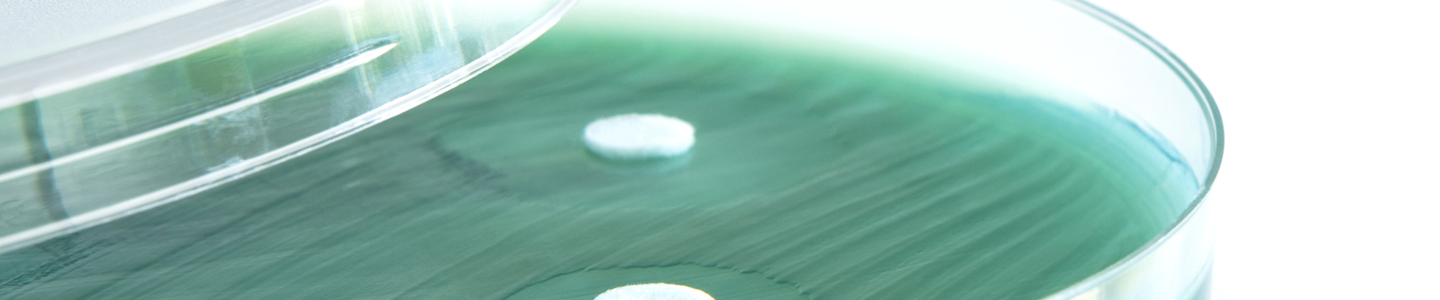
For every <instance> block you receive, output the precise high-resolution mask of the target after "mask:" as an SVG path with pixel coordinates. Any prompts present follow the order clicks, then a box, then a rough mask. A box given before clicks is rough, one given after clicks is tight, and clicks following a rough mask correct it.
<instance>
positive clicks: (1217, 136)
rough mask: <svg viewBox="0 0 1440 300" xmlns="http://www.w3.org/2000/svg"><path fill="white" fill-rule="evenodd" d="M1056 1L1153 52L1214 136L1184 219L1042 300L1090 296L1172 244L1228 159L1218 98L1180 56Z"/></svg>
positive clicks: (1111, 19) (1089, 7)
mask: <svg viewBox="0 0 1440 300" xmlns="http://www.w3.org/2000/svg"><path fill="white" fill-rule="evenodd" d="M1055 1H1056V2H1060V3H1061V4H1064V5H1066V6H1069V7H1071V8H1074V9H1075V10H1077V11H1079V12H1080V13H1084V14H1085V15H1088V16H1090V17H1091V18H1093V19H1095V20H1096V21H1099V22H1101V23H1104V24H1105V25H1107V26H1109V27H1110V28H1113V29H1115V30H1116V31H1119V32H1120V33H1121V34H1124V35H1125V36H1127V37H1129V38H1130V40H1132V41H1134V42H1135V43H1137V44H1140V46H1141V47H1144V48H1145V49H1146V50H1149V51H1150V53H1151V54H1153V55H1154V56H1155V58H1157V59H1159V60H1160V61H1161V62H1163V63H1164V64H1165V65H1166V66H1167V67H1169V68H1170V70H1171V72H1173V73H1174V74H1175V76H1176V77H1177V78H1178V79H1180V80H1181V81H1183V82H1184V83H1185V86H1186V87H1187V88H1189V89H1190V93H1191V95H1192V96H1194V97H1195V101H1196V102H1197V104H1199V105H1200V108H1201V112H1202V113H1204V117H1205V118H1204V119H1205V122H1206V126H1207V127H1208V128H1207V129H1209V130H1208V132H1209V133H1210V140H1211V142H1212V143H1211V149H1210V150H1211V152H1210V153H1212V157H1211V158H1210V162H1209V166H1208V167H1209V172H1208V173H1206V174H1205V177H1204V178H1201V179H1200V189H1199V190H1198V191H1197V192H1196V193H1195V197H1194V198H1192V199H1191V200H1190V205H1189V207H1186V208H1185V211H1184V212H1183V213H1182V214H1181V217H1180V219H1179V220H1176V221H1175V223H1173V224H1171V225H1170V227H1169V228H1167V229H1166V230H1165V233H1163V234H1161V235H1160V236H1157V237H1155V238H1153V239H1151V240H1150V241H1149V242H1147V243H1146V244H1145V245H1144V246H1141V247H1140V249H1138V250H1136V251H1135V252H1132V253H1130V255H1128V256H1126V257H1125V258H1122V259H1120V261H1117V262H1115V263H1114V264H1112V265H1110V266H1109V267H1107V268H1105V269H1103V270H1101V271H1100V272H1097V273H1095V274H1092V275H1090V276H1089V277H1086V278H1085V279H1083V280H1081V281H1079V282H1077V283H1075V284H1072V285H1070V286H1069V287H1066V288H1065V289H1062V290H1060V291H1059V292H1055V293H1054V294H1051V295H1050V296H1046V297H1045V298H1042V299H1044V300H1061V299H1071V298H1075V297H1077V296H1080V295H1081V294H1083V293H1085V292H1088V291H1090V290H1093V289H1095V288H1097V287H1100V286H1101V285H1103V284H1105V283H1107V282H1110V281H1111V279H1114V278H1116V277H1119V276H1120V275H1121V274H1123V273H1125V272H1126V271H1128V270H1130V267H1132V266H1134V265H1136V264H1137V263H1139V262H1140V261H1141V260H1143V259H1145V258H1146V257H1148V256H1149V254H1150V253H1152V252H1155V251H1156V250H1157V249H1158V248H1160V246H1161V245H1164V244H1165V242H1166V241H1168V240H1170V238H1171V237H1174V236H1175V235H1176V234H1177V233H1178V232H1179V231H1180V230H1181V229H1182V228H1184V227H1185V226H1186V225H1187V224H1189V223H1192V222H1194V220H1195V218H1196V217H1195V216H1196V214H1197V212H1198V211H1199V209H1200V208H1201V207H1202V206H1204V205H1206V203H1208V202H1209V201H1206V199H1207V197H1206V196H1207V195H1208V194H1209V192H1210V188H1211V186H1212V185H1213V184H1214V183H1215V177H1216V175H1218V174H1219V173H1220V162H1221V160H1222V159H1221V158H1222V157H1223V156H1224V150H1225V133H1224V126H1223V123H1222V122H1221V119H1220V107H1219V106H1218V105H1216V103H1215V98H1214V97H1213V96H1212V95H1211V94H1210V90H1209V89H1207V88H1206V87H1205V83H1204V82H1202V81H1201V80H1200V78H1199V77H1198V76H1196V75H1195V72H1194V71H1193V70H1191V69H1190V67H1189V66H1188V65H1186V64H1185V62H1184V61H1182V60H1180V57H1178V56H1176V55H1175V53H1173V52H1170V50H1169V49H1168V48H1166V47H1165V46H1164V45H1162V44H1160V42H1159V41H1156V40H1155V39H1154V38H1152V37H1150V35H1149V34H1146V33H1145V32H1144V31H1141V30H1140V29H1139V28H1137V27H1135V25H1134V24H1131V23H1130V22H1127V21H1125V20H1124V19H1121V18H1120V17H1119V16H1116V15H1115V14H1113V13H1111V12H1109V11H1107V10H1105V9H1103V8H1100V7H1099V6H1096V5H1095V4H1092V3H1090V2H1088V1H1085V0H1055ZM1207 274H1208V272H1207Z"/></svg>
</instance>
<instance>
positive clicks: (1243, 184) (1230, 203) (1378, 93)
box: [1091, 0, 1440, 300]
mask: <svg viewBox="0 0 1440 300" xmlns="http://www.w3.org/2000/svg"><path fill="white" fill-rule="evenodd" d="M1091 1H1092V3H1094V4H1096V5H1099V6H1101V7H1103V8H1105V9H1107V10H1109V11H1111V12H1112V13H1115V14H1117V15H1119V16H1120V17H1121V18H1123V19H1125V20H1127V21H1130V22H1131V23H1133V24H1134V25H1136V26H1137V27H1139V28H1140V29H1141V30H1144V31H1145V32H1146V33H1149V34H1150V35H1151V36H1152V37H1154V38H1156V39H1157V40H1159V41H1160V42H1161V43H1163V44H1165V45H1166V46H1167V47H1169V48H1170V50H1171V51H1173V52H1175V53H1176V54H1177V55H1179V56H1180V58H1181V59H1183V60H1184V61H1185V62H1186V63H1187V64H1189V65H1190V67H1191V68H1192V69H1194V70H1195V72H1196V73H1197V74H1198V75H1199V76H1200V78H1201V80H1203V81H1204V82H1205V84H1207V85H1208V86H1209V88H1210V91H1211V92H1212V93H1213V94H1214V96H1215V98H1216V102H1218V103H1219V105H1220V113H1221V116H1222V118H1223V119H1224V126H1225V143H1226V144H1225V157H1224V160H1223V162H1222V165H1221V167H1220V175H1219V177H1218V179H1217V180H1216V184H1215V187H1214V190H1213V192H1212V193H1211V200H1213V201H1215V202H1214V204H1215V208H1216V213H1215V215H1216V220H1214V221H1212V223H1213V225H1212V226H1213V227H1212V228H1213V229H1214V230H1215V232H1216V233H1217V235H1218V239H1219V240H1218V241H1217V245H1216V251H1217V252H1216V262H1215V273H1214V276H1215V277H1214V289H1213V291H1214V299H1217V300H1231V299H1440V259H1437V257H1440V196H1437V195H1440V159H1437V156H1440V96H1437V95H1440V1H1432V0H1413V1H1392V0H1382V1H1273V0H1258V1H1257V0H1248V1H1246V0H1219V1H1193V0H1184V1H1181V0H1091Z"/></svg>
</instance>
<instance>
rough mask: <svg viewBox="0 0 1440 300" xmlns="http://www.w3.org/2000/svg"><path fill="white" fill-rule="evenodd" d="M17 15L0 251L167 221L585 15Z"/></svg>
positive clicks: (197, 9)
mask: <svg viewBox="0 0 1440 300" xmlns="http://www.w3.org/2000/svg"><path fill="white" fill-rule="evenodd" d="M51 2H54V1H23V0H4V1H0V3H4V5H3V6H4V7H5V9H3V10H0V29H3V30H0V38H3V40H4V41H5V43H4V44H3V45H0V191H4V192H3V193H0V252H4V251H8V250H11V249H15V248H17V247H21V246H24V245H28V244H31V243H34V242H38V241H42V240H44V239H47V238H50V237H54V236H57V235H61V234H65V233H68V232H74V231H76V230H80V229H83V228H86V227H88V226H93V225H95V224H100V223H104V222H106V221H109V220H113V219H115V218H119V217H122V216H125V215H128V214H132V213H135V212H138V211H142V210H145V209H148V208H153V207H156V206H159V205H162V204H164V203H167V202H169V201H173V200H175V199H179V198H181V197H184V196H186V195H189V194H193V193H195V192H199V191H202V190H205V189H207V188H209V187H212V186H215V185H217V184H221V183H224V182H227V181H229V180H233V179H235V178H238V177H240V176H244V175H245V174H248V173H251V172H255V171H257V170H260V169H263V168H265V167H268V166H271V165H274V164H276V163H278V162H280V161H284V160H286V159H288V158H291V157H294V156H296V155H300V154H303V153H305V152H307V151H309V150H311V149H314V148H316V147H318V146H321V145H324V144H326V143H328V142H331V141H334V140H335V139H338V138H341V137H344V136H346V135H348V134H351V133H354V132H355V131H357V130H359V129H363V128H365V127H368V126H370V125H373V124H375V123H376V122H379V121H382V120H384V119H386V118H389V117H391V116H394V115H396V114H398V113H400V112H403V111H405V110H407V109H409V108H411V107H414V106H415V105H418V104H420V103H422V102H424V101H426V100H428V99H430V98H432V97H434V96H436V95H438V94H439V93H441V92H444V91H445V90H448V89H449V88H451V87H453V86H455V85H456V84H458V83H460V82H462V81H464V80H465V79H468V78H469V77H471V76H474V75H475V74H477V73H479V72H480V71H482V70H484V69H485V68H488V67H489V66H491V65H493V64H494V63H496V62H498V61H500V60H501V59H502V58H504V57H506V56H508V55H510V54H511V53H513V52H514V51H516V50H518V49H519V48H520V47H521V46H524V45H525V44H526V43H529V41H531V40H533V39H534V38H535V37H536V36H538V35H539V34H540V33H541V32H543V31H545V30H546V29H548V28H549V26H550V25H552V24H553V23H554V22H555V21H556V20H557V19H558V18H559V16H560V15H561V14H563V13H564V11H565V10H566V9H568V8H569V7H570V5H572V4H573V1H570V0H505V1H496V0H489V1H462V0H430V1H404V0H393V1H392V0H337V1H317V0H231V1H217V0H199V1H185V0H140V1H93V0H85V1H65V2H63V3H62V2H54V3H51Z"/></svg>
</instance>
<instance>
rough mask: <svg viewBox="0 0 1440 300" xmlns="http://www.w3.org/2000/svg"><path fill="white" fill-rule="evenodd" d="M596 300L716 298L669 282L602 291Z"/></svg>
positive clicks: (691, 299)
mask: <svg viewBox="0 0 1440 300" xmlns="http://www.w3.org/2000/svg"><path fill="white" fill-rule="evenodd" d="M595 300H715V298H711V297H710V294H706V293H705V291H701V290H698V289H695V288H692V287H688V286H683V285H678V284H669V283H646V284H633V285H627V286H622V287H617V288H613V289H610V290H608V291H605V292H604V293H600V295H599V296H595Z"/></svg>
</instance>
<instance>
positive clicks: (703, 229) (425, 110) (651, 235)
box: [0, 23, 1197, 300]
mask: <svg viewBox="0 0 1440 300" xmlns="http://www.w3.org/2000/svg"><path fill="white" fill-rule="evenodd" d="M762 44H764V43H759V42H746V41H733V40H727V39H719V38H710V37H703V36H701V37H695V36H690V37H683V38H682V37H676V36H666V35H664V34H653V33H644V34H642V33H635V34H627V33H624V32H614V31H606V30H602V29H594V28H589V27H584V26H572V27H567V25H566V24H565V23H562V24H561V25H560V26H558V27H556V28H555V29H554V30H552V31H551V32H550V33H547V34H546V35H545V36H543V37H542V38H540V39H539V40H537V41H536V42H534V43H533V44H531V45H530V46H529V47H527V48H525V49H524V50H522V51H521V52H519V53H517V54H516V55H515V56H513V57H511V58H510V59H508V60H506V61H505V62H503V63H501V64H499V65H498V66H496V67H494V68H493V69H491V70H489V71H487V72H485V73H483V74H481V75H480V76H478V77H476V78H475V79H473V80H471V81H470V82H468V83H466V84H464V85H462V86H460V87H458V88H456V89H454V90H452V91H450V92H449V93H447V94H445V95H443V96H441V97H440V98H437V99H434V100H432V101H431V102H429V103H427V104H425V105H422V106H420V107H418V108H416V109H414V110H412V111H410V112H407V113H405V114H403V115H401V116H399V117H396V118H395V119H392V120H390V121H387V122H386V123H383V124H381V125H378V126H376V127H374V128H371V129H368V130H366V131H364V132H361V133H359V134H357V135H355V136H352V137H350V138H347V139H344V140H342V141H340V142H337V143H335V144H332V145H329V146H327V147H325V148H322V149H320V150H317V151H314V152H312V153H310V154H307V155H305V156H302V157H299V158H296V159H294V160H291V161H288V162H285V163H282V164H280V165H278V166H275V167H273V168H270V169H267V170H265V171H263V172H260V173H257V174H254V175H252V176H250V177H247V178H243V179H241V180H239V181H236V182H232V183H229V184H227V185H224V186H222V187H219V188H216V189H213V190H210V191H207V192H205V193H202V194H199V195H196V196H192V197H190V198H188V199H185V200H182V201H180V202H176V203H173V204H169V205H167V206H163V207H160V208H157V209H154V210H150V211H146V212H144V213H141V214H138V215H134V216H130V217H127V218H124V219H120V220H118V221H115V222H111V223H108V224H105V225H101V226H99V227H95V228H91V229H87V230H85V231H82V232H79V233H75V234H72V235H69V236H65V237H62V238H59V239H55V240H51V241H48V242H45V243H42V244H39V245H36V246H33V247H29V248H26V249H22V250H18V251H14V252H10V253H5V254H0V299H86V298H96V299H100V298H103V299H593V298H594V297H595V296H596V295H598V294H600V293H601V292H604V291H605V290H607V289H610V288H614V287H619V286H623V285H628V284H640V283H654V282H665V283H672V284H681V285H687V286H691V287H694V288H698V289H701V290H704V291H706V292H708V293H710V294H711V295H712V296H714V297H715V299H719V300H741V299H747V300H753V299H1037V298H1041V297H1044V296H1046V295H1049V294H1051V293H1054V292H1056V291H1059V290H1060V289H1062V288H1064V287H1066V286H1069V285H1071V284H1074V283H1076V282H1078V281H1080V280H1082V279H1084V278H1085V277H1087V276H1089V275H1091V274H1094V273H1096V272H1098V271H1100V270H1102V269H1104V268H1106V267H1108V266H1110V265H1111V264H1114V263H1116V262H1117V261H1119V260H1120V259H1122V258H1124V257H1126V256H1127V255H1130V254H1131V253H1132V252H1134V251H1136V250H1137V249H1139V248H1140V247H1141V246H1143V245H1144V244H1146V243H1147V242H1149V241H1150V240H1151V239H1152V238H1154V237H1156V236H1158V235H1159V234H1161V233H1163V232H1164V231H1165V230H1166V229H1167V228H1168V227H1169V226H1170V225H1171V224H1172V223H1174V222H1175V221H1176V219H1177V218H1178V217H1179V216H1180V214H1181V213H1182V212H1183V211H1184V209H1185V208H1186V206H1187V205H1188V204H1187V203H1188V202H1189V200H1190V197H1192V196H1193V195H1194V194H1195V192H1196V190H1197V185H1196V181H1195V179H1194V178H1193V177H1192V176H1191V175H1190V174H1192V172H1191V171H1190V170H1189V169H1188V168H1187V167H1186V166H1185V165H1183V164H1182V163H1179V161H1180V160H1179V159H1176V157H1177V156H1176V155H1174V154H1173V150H1171V148H1170V146H1169V144H1168V143H1167V142H1165V141H1164V140H1163V139H1158V138H1156V137H1154V136H1151V135H1148V134H1146V131H1145V130H1143V128H1144V127H1143V126H1141V125H1138V124H1135V123H1133V122H1131V121H1128V120H1126V119H1123V118H1120V117H1117V114H1115V113H1112V112H1110V111H1109V110H1107V109H1105V108H1103V107H1099V106H1084V105H1071V104H1061V102H1059V101H1051V100H1048V99H1042V98H1040V97H1034V96H1027V95H1028V94H1026V93H1018V92H1001V91H1003V89H997V88H995V87H993V86H982V85H980V84H976V83H972V82H964V81H957V80H950V79H946V78H949V77H943V76H932V75H933V74H931V73H926V72H919V71H915V70H914V69H911V68H899V67H892V66H891V65H888V64H885V63H883V61H884V60H883V59H872V60H847V59H845V57H846V56H845V55H838V54H836V55H831V54H829V53H821V52H813V51H815V50H813V49H812V50H804V49H809V48H797V47H788V48H787V47H784V46H773V47H769V46H764V45H762ZM812 48H814V49H821V48H820V47H812ZM627 113H658V114H664V115H668V116H673V117H677V118H680V119H684V120H686V121H688V122H690V123H691V124H692V125H694V127H695V128H696V133H695V138H696V143H695V145H694V147H693V148H692V149H691V152H690V153H689V154H687V155H685V156H681V157H677V158H671V159H661V160H652V161H642V162H614V161H606V160H604V159H601V158H598V157H597V156H595V155H592V154H590V153H588V152H586V150H585V148H584V146H583V142H582V141H581V131H582V129H583V128H584V126H585V125H586V124H587V123H588V122H590V121H593V120H595V119H598V118H603V117H608V116H613V115H618V114H627Z"/></svg>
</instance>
